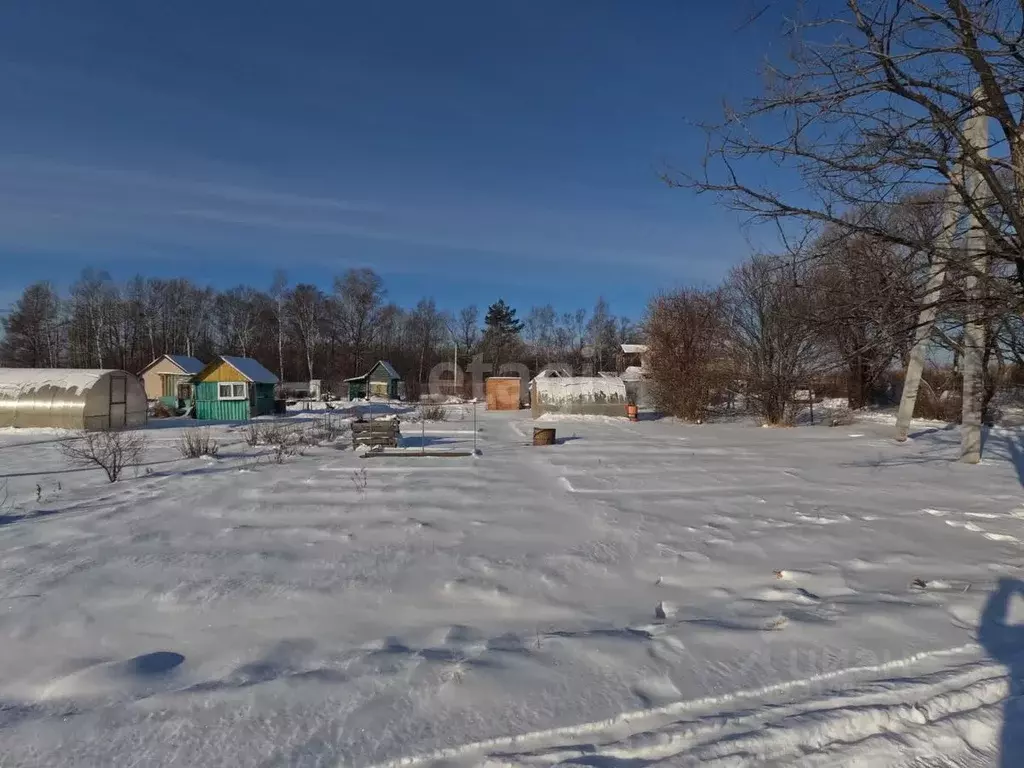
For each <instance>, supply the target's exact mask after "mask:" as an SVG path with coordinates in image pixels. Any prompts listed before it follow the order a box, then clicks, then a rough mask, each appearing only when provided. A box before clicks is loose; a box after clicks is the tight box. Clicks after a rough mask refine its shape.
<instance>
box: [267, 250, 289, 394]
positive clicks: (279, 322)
mask: <svg viewBox="0 0 1024 768" xmlns="http://www.w3.org/2000/svg"><path fill="white" fill-rule="evenodd" d="M287 294H288V277H287V276H286V275H285V273H284V270H281V269H279V270H277V271H276V272H274V281H273V282H272V283H271V284H270V298H271V299H273V301H274V323H275V325H276V326H277V375H278V378H280V379H281V381H284V378H285V377H284V323H285V319H284V302H285V298H286V297H287Z"/></svg>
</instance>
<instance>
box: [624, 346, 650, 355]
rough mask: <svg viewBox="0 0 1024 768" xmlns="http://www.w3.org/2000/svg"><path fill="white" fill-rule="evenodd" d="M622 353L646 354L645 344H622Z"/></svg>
mask: <svg viewBox="0 0 1024 768" xmlns="http://www.w3.org/2000/svg"><path fill="white" fill-rule="evenodd" d="M622 351H623V352H624V353H625V354H627V355H642V354H644V353H646V352H647V345H646V344H623V345H622Z"/></svg>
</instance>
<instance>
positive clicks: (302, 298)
mask: <svg viewBox="0 0 1024 768" xmlns="http://www.w3.org/2000/svg"><path fill="white" fill-rule="evenodd" d="M325 301H326V297H325V296H324V294H323V292H322V291H321V290H320V289H319V288H317V287H316V286H315V285H297V286H295V288H294V289H292V290H291V291H289V292H288V295H287V297H286V298H285V303H284V316H285V323H286V324H287V327H288V329H289V330H290V332H291V335H292V336H293V337H294V338H295V339H296V340H297V341H298V342H299V344H300V345H301V347H302V351H303V353H304V356H305V362H306V372H307V374H308V375H309V378H310V379H312V378H313V359H314V357H315V356H316V353H317V350H318V349H319V346H320V342H321V340H322V338H323V325H324V321H325V315H326V313H325V309H326V306H325Z"/></svg>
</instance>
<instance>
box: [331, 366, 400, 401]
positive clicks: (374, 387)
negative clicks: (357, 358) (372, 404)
mask: <svg viewBox="0 0 1024 768" xmlns="http://www.w3.org/2000/svg"><path fill="white" fill-rule="evenodd" d="M345 383H346V384H347V385H348V399H349V400H355V399H356V398H362V397H367V396H368V395H370V396H373V397H386V398H388V399H389V400H397V399H398V398H399V389H400V385H401V383H402V377H401V376H399V375H398V371H396V370H395V369H394V368H393V367H392V365H391V363H389V362H387V361H386V360H378V361H377V362H376V363H375V364H374V366H373V368H371V369H370V370H369V371H367V372H366V373H364V374H363V375H362V376H353V377H352V378H351V379H345Z"/></svg>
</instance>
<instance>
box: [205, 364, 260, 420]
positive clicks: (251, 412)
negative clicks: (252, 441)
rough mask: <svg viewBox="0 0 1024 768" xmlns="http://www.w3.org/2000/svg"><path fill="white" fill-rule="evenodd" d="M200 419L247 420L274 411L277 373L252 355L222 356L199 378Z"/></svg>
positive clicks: (207, 367) (206, 368)
mask: <svg viewBox="0 0 1024 768" xmlns="http://www.w3.org/2000/svg"><path fill="white" fill-rule="evenodd" d="M194 381H195V399H196V418H197V419H200V420H202V421H245V420H247V419H251V418H252V417H254V416H266V415H268V414H271V413H273V412H274V387H275V386H276V385H277V376H275V375H274V374H272V373H271V372H270V371H268V370H267V369H266V368H264V367H263V366H262V365H260V364H259V363H258V362H256V361H255V360H253V359H252V358H250V357H229V356H228V355H221V356H220V357H218V358H217V359H216V360H214V361H213V362H211V363H210V364H208V365H207V366H206V367H205V368H203V370H202V371H200V372H199V373H198V374H197V375H196V377H195V379H194Z"/></svg>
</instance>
